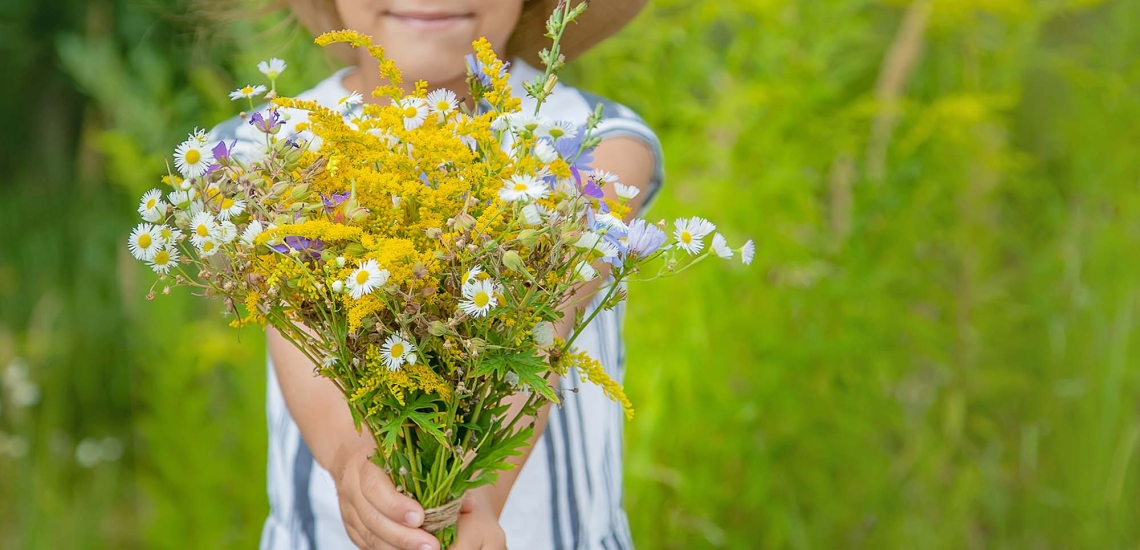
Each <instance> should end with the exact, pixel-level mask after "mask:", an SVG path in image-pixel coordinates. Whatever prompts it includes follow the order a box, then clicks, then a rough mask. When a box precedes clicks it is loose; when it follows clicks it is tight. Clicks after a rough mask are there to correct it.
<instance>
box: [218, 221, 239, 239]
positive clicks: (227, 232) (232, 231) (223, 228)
mask: <svg viewBox="0 0 1140 550" xmlns="http://www.w3.org/2000/svg"><path fill="white" fill-rule="evenodd" d="M236 238H237V226H236V225H234V224H233V222H231V221H229V220H226V221H223V222H222V223H220V224H218V236H217V240H218V242H219V243H222V244H229V243H232V242H234V239H236Z"/></svg>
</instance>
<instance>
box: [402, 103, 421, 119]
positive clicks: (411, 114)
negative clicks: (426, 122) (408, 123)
mask: <svg viewBox="0 0 1140 550" xmlns="http://www.w3.org/2000/svg"><path fill="white" fill-rule="evenodd" d="M418 112H419V109H416V108H415V107H412V106H411V105H408V106H407V107H404V118H415V117H416V114H417V113H418Z"/></svg>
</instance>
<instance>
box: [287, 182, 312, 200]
mask: <svg viewBox="0 0 1140 550" xmlns="http://www.w3.org/2000/svg"><path fill="white" fill-rule="evenodd" d="M290 194H291V195H292V196H293V199H295V200H303V199H306V198H308V197H309V184H307V183H302V184H301V185H298V186H296V187H294V188H293V191H292V192H291V193H290Z"/></svg>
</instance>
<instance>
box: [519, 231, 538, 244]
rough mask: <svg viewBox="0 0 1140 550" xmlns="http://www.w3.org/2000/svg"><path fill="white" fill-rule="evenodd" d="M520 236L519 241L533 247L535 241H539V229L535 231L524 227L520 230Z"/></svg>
mask: <svg viewBox="0 0 1140 550" xmlns="http://www.w3.org/2000/svg"><path fill="white" fill-rule="evenodd" d="M518 238H519V243H521V244H522V245H523V246H525V247H527V248H531V247H533V246H534V243H536V242H538V231H535V230H533V229H523V230H522V231H520V232H519V237H518Z"/></svg>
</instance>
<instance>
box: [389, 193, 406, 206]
mask: <svg viewBox="0 0 1140 550" xmlns="http://www.w3.org/2000/svg"><path fill="white" fill-rule="evenodd" d="M402 200H404V199H403V197H401V196H399V195H396V194H393V195H392V208H399V207H400V201H402Z"/></svg>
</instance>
